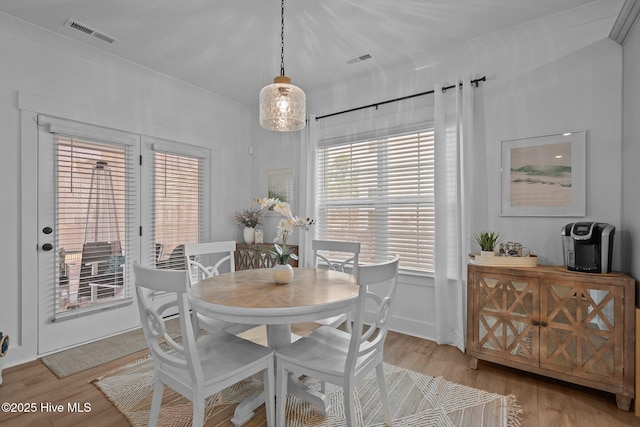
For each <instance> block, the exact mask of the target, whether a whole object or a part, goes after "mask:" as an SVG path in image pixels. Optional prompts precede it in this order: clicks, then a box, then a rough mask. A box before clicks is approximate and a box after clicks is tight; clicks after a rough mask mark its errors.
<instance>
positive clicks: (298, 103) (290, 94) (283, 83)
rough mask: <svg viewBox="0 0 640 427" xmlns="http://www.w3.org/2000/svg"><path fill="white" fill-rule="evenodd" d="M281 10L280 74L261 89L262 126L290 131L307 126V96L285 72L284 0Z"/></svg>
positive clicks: (282, 0)
mask: <svg viewBox="0 0 640 427" xmlns="http://www.w3.org/2000/svg"><path fill="white" fill-rule="evenodd" d="M280 11H281V12H280V22H281V27H280V75H279V76H277V77H276V78H274V79H273V84H270V85H267V86H265V87H263V88H262V90H261V91H260V126H262V127H263V128H265V129H269V130H275V131H280V132H288V131H294V130H300V129H302V128H304V127H305V124H306V122H305V116H306V97H305V95H304V92H303V91H302V89H300V88H299V87H297V86H294V85H292V84H291V78H289V77H287V76H285V74H284V0H281V6H280Z"/></svg>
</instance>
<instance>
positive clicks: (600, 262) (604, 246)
mask: <svg viewBox="0 0 640 427" xmlns="http://www.w3.org/2000/svg"><path fill="white" fill-rule="evenodd" d="M615 232H616V228H615V227H614V226H613V225H611V224H606V223H603V222H575V223H571V224H567V225H565V226H564V227H562V253H563V255H564V266H565V267H566V268H567V270H572V271H581V272H584V273H609V272H610V271H611V258H612V254H613V235H614V234H615Z"/></svg>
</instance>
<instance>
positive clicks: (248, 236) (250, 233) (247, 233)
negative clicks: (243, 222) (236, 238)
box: [244, 227, 256, 243]
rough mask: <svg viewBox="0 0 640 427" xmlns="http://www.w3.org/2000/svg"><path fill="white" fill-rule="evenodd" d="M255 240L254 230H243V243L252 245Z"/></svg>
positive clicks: (246, 228) (249, 228)
mask: <svg viewBox="0 0 640 427" xmlns="http://www.w3.org/2000/svg"><path fill="white" fill-rule="evenodd" d="M255 238H256V229H255V228H252V227H245V228H244V242H245V243H253V242H254V240H255Z"/></svg>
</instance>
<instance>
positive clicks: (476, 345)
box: [467, 265, 635, 411]
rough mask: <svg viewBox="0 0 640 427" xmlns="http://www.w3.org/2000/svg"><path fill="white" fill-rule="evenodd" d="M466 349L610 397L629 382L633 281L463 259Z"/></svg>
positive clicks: (621, 401) (624, 400)
mask: <svg viewBox="0 0 640 427" xmlns="http://www.w3.org/2000/svg"><path fill="white" fill-rule="evenodd" d="M467 297H468V300H467V305H468V306H467V309H468V313H467V316H468V317H467V321H468V323H467V352H468V354H469V355H470V356H471V367H472V368H473V369H476V368H477V364H478V359H482V360H486V361H489V362H493V363H499V364H502V365H506V366H510V367H513V368H518V369H523V370H526V371H529V372H533V373H536V374H540V375H546V376H549V377H553V378H557V379H560V380H563V381H569V382H572V383H576V384H580V385H583V386H587V387H592V388H596V389H599V390H604V391H607V392H610V393H614V394H615V395H616V403H617V405H618V408H620V409H623V410H625V411H629V409H630V404H631V399H633V397H634V381H635V373H634V370H635V360H634V359H635V358H634V355H635V280H634V279H633V278H631V277H629V276H625V275H623V274H615V273H612V274H589V273H578V272H572V271H567V270H565V269H564V267H555V266H538V267H532V268H505V267H489V266H480V265H469V267H468V294H467Z"/></svg>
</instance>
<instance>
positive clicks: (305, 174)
mask: <svg viewBox="0 0 640 427" xmlns="http://www.w3.org/2000/svg"><path fill="white" fill-rule="evenodd" d="M317 126H318V125H317V121H316V116H315V115H309V117H307V126H306V127H305V128H304V129H303V130H302V131H301V141H300V144H301V146H300V175H299V177H300V178H299V179H300V185H299V188H300V196H299V198H298V200H300V207H299V208H300V210H299V212H300V213H299V215H300V216H305V217H307V216H308V217H310V218H313V219H317V218H318V207H317V204H316V194H317V191H316V187H317V180H316V176H317V167H318V162H317V156H318V136H317ZM299 233H300V236H299V243H298V246H299V248H298V252H299V253H300V260H299V265H300V266H301V267H311V266H312V265H311V264H312V259H313V257H312V250H311V241H312V240H313V239H314V238H315V236H316V227H315V226H311V227H309V230H308V231H300V232H299Z"/></svg>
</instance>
